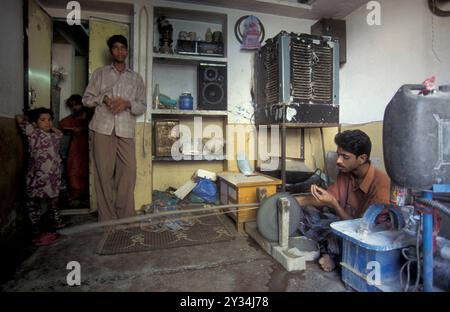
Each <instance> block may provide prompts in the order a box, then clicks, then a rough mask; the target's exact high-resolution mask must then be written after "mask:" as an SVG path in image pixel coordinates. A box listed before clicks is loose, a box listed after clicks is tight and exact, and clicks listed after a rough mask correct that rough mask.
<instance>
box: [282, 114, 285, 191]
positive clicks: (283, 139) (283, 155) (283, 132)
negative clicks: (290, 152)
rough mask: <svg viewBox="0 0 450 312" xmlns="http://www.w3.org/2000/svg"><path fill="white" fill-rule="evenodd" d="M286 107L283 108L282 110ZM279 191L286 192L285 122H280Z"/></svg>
mask: <svg viewBox="0 0 450 312" xmlns="http://www.w3.org/2000/svg"><path fill="white" fill-rule="evenodd" d="M285 109H286V108H283V111H284V110H285ZM281 181H282V184H281V191H282V192H286V124H285V122H284V118H283V123H282V124H281Z"/></svg>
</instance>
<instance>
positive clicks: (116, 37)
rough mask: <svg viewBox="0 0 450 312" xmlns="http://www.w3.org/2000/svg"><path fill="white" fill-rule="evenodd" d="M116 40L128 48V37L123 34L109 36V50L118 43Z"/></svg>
mask: <svg viewBox="0 0 450 312" xmlns="http://www.w3.org/2000/svg"><path fill="white" fill-rule="evenodd" d="M116 42H119V43H121V44H123V45H124V46H125V47H127V49H128V41H127V38H125V37H124V36H122V35H112V36H111V37H109V39H108V41H106V43H107V44H108V47H109V51H111V49H112V47H113V45H114V43H116Z"/></svg>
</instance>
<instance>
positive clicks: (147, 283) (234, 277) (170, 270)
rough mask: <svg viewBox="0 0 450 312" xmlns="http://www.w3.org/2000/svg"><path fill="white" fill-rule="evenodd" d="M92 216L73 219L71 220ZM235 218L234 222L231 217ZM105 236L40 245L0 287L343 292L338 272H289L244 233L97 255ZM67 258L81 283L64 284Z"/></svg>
mask: <svg viewBox="0 0 450 312" xmlns="http://www.w3.org/2000/svg"><path fill="white" fill-rule="evenodd" d="M89 218H90V219H91V220H90V221H92V217H89V216H88V217H86V216H85V217H71V219H70V221H69V222H71V223H72V224H74V223H75V224H76V223H84V222H87V219H89ZM230 222H231V221H230ZM102 235H103V231H102V230H95V231H90V232H85V233H82V234H76V235H71V236H64V237H61V238H60V239H59V240H57V241H56V242H55V243H54V244H53V245H51V246H46V247H39V248H37V249H36V250H35V251H34V252H33V253H32V255H31V256H30V257H29V258H27V259H26V260H25V261H23V263H22V264H21V265H20V266H19V267H18V269H17V271H16V272H15V274H14V275H13V277H12V279H11V280H9V281H7V282H6V283H4V284H3V285H0V290H2V291H14V292H15V291H119V292H125V291H138V292H141V291H151V292H159V291H182V292H210V291H213V292H214V291H221V292H235V291H237V292H248V291H252V292H267V291H278V292H326V291H332V292H338V291H345V287H344V285H343V284H342V283H341V281H340V278H339V274H338V273H337V272H331V273H326V272H323V271H322V270H321V269H320V268H319V267H318V265H317V264H316V263H313V262H309V263H307V270H306V271H304V272H296V273H289V272H287V271H286V270H285V269H284V268H283V267H282V266H281V265H279V264H278V263H277V262H275V261H274V260H273V258H272V257H270V256H269V255H268V254H266V253H265V252H264V251H263V250H262V249H261V248H260V247H259V245H257V244H256V243H255V242H254V241H253V240H252V239H251V238H249V237H248V236H247V235H246V234H237V237H236V239H235V240H232V241H226V242H218V243H212V244H205V245H197V246H189V247H178V248H169V249H161V250H156V251H149V252H136V253H128V254H118V255H108V256H105V255H98V254H96V250H97V246H98V244H99V241H100V239H101V237H102ZM69 261H78V262H79V263H80V265H81V286H74V287H70V286H68V285H67V283H66V276H67V274H68V273H69V270H67V269H66V265H67V263H68V262H69Z"/></svg>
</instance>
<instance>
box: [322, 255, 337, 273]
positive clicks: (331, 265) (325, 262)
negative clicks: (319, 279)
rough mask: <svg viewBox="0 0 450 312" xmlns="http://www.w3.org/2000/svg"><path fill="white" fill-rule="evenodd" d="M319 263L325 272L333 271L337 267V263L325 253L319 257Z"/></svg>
mask: <svg viewBox="0 0 450 312" xmlns="http://www.w3.org/2000/svg"><path fill="white" fill-rule="evenodd" d="M319 265H320V267H321V268H322V270H324V271H325V272H331V271H333V270H334V269H335V268H336V263H335V262H334V260H333V258H332V257H331V256H330V255H329V254H323V255H322V257H320V259H319Z"/></svg>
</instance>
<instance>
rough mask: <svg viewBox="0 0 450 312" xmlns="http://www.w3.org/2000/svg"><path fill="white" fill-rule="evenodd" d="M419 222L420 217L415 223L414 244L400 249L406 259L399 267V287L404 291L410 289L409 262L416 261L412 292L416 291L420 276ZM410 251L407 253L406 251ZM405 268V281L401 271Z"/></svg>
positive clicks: (420, 222)
mask: <svg viewBox="0 0 450 312" xmlns="http://www.w3.org/2000/svg"><path fill="white" fill-rule="evenodd" d="M421 224H422V217H421V218H420V221H419V222H418V224H417V227H416V246H415V247H414V246H411V247H407V248H403V249H402V251H401V252H402V255H403V257H404V258H405V259H406V262H405V263H404V264H403V265H402V267H401V268H400V287H401V288H402V289H403V291H404V292H408V291H409V290H410V287H411V285H410V280H411V264H412V263H414V262H416V267H417V272H416V281H415V283H414V287H413V288H412V291H413V292H416V291H417V289H418V288H419V282H420V276H421V274H420V273H421V272H420V271H421V265H420V232H421ZM414 248H415V257H412V256H411V254H413V252H414V251H413V249H414ZM408 251H409V252H410V253H409V254H408V253H407V252H408ZM405 268H406V282H405V281H404V280H403V272H404V270H405Z"/></svg>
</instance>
